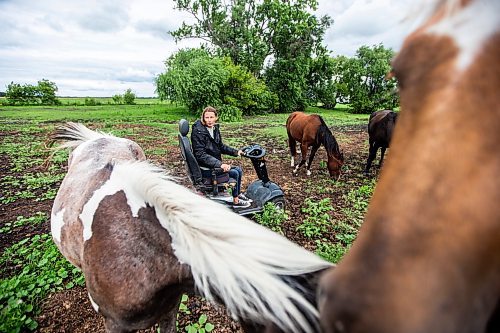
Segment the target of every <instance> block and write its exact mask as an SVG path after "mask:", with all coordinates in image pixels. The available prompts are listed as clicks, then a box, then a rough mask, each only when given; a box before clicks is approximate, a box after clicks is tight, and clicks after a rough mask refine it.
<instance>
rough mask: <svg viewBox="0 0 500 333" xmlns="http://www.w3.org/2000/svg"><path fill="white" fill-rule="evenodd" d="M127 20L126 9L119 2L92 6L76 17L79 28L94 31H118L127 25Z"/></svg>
mask: <svg viewBox="0 0 500 333" xmlns="http://www.w3.org/2000/svg"><path fill="white" fill-rule="evenodd" d="M128 21H129V15H128V13H127V10H126V8H123V7H122V6H120V4H115V5H111V4H106V5H104V6H103V7H102V8H98V9H95V8H94V9H92V10H91V11H87V12H86V13H85V14H84V15H82V17H81V18H80V19H78V23H79V25H80V27H81V28H83V29H86V30H91V31H95V32H116V31H120V30H122V29H124V28H125V27H126V26H127V24H128Z"/></svg>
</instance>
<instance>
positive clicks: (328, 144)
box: [316, 115, 343, 158]
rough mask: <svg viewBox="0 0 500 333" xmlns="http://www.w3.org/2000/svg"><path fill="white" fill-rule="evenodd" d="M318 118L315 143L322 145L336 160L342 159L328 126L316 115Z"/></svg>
mask: <svg viewBox="0 0 500 333" xmlns="http://www.w3.org/2000/svg"><path fill="white" fill-rule="evenodd" d="M318 118H319V121H320V122H321V124H320V125H319V128H318V131H317V132H316V142H318V143H320V144H323V146H325V149H326V151H327V152H328V154H330V155H333V156H335V157H337V158H343V157H342V153H341V152H340V147H339V144H338V143H337V140H336V139H335V137H334V136H333V133H332V131H330V129H329V128H328V125H326V123H325V121H324V120H323V118H322V117H321V116H320V115H318Z"/></svg>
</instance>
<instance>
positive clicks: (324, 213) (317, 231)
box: [297, 198, 333, 238]
mask: <svg viewBox="0 0 500 333" xmlns="http://www.w3.org/2000/svg"><path fill="white" fill-rule="evenodd" d="M305 204H306V207H302V209H301V210H302V212H303V213H305V214H306V215H307V217H306V218H305V219H304V221H303V222H302V224H300V225H299V226H298V227H297V230H298V231H300V232H302V234H303V235H304V236H305V237H307V238H314V237H321V236H322V235H323V233H324V232H326V231H327V230H328V229H329V228H330V227H331V222H330V215H328V212H330V211H331V210H332V209H333V207H332V204H331V201H330V198H325V199H322V200H320V201H319V202H313V201H312V200H311V199H310V198H307V199H306V200H305Z"/></svg>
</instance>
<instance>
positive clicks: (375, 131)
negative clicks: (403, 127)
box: [365, 110, 398, 174]
mask: <svg viewBox="0 0 500 333" xmlns="http://www.w3.org/2000/svg"><path fill="white" fill-rule="evenodd" d="M397 115H398V114H397V113H395V112H394V111H391V110H381V111H375V112H373V113H372V114H371V115H370V121H369V122H368V137H369V140H368V141H369V144H370V152H369V155H368V160H367V161H366V167H365V174H368V173H369V171H370V167H371V165H372V162H373V160H374V159H375V157H376V155H377V150H378V149H379V148H380V162H379V168H381V167H382V163H383V161H384V154H385V150H386V149H387V148H389V145H390V143H391V139H392V133H393V131H394V126H395V125H396V120H397Z"/></svg>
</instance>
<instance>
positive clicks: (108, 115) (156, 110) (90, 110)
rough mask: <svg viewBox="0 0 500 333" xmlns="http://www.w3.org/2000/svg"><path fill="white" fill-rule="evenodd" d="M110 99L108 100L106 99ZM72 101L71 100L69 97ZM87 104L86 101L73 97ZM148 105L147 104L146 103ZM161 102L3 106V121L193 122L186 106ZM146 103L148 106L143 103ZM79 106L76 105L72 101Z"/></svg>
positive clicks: (0, 113) (137, 100)
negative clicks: (184, 119)
mask: <svg viewBox="0 0 500 333" xmlns="http://www.w3.org/2000/svg"><path fill="white" fill-rule="evenodd" d="M103 99H106V98H103ZM68 100H70V99H69V98H68ZM71 100H73V101H77V102H78V101H84V100H85V98H72V99H71ZM146 100H147V101H148V102H145V101H146ZM155 100H156V101H158V100H157V99H142V98H141V99H136V102H137V103H136V104H134V105H117V104H108V103H107V102H106V103H102V104H101V105H96V106H86V105H83V104H80V105H74V104H70V103H66V100H65V99H62V103H63V104H62V105H60V106H0V120H2V121H4V120H7V121H9V120H13V119H17V120H21V119H23V120H30V121H36V122H54V121H81V122H90V121H94V122H131V123H137V122H146V123H155V122H161V123H164V122H173V121H178V120H179V119H180V118H187V119H189V120H192V119H193V118H194V116H191V115H190V114H189V113H188V111H187V109H186V107H184V106H179V105H176V104H172V103H169V102H163V103H160V102H159V101H158V103H153V101H155ZM141 102H144V103H141ZM72 103H75V102H72Z"/></svg>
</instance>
